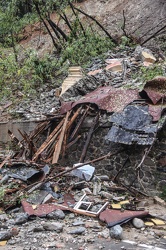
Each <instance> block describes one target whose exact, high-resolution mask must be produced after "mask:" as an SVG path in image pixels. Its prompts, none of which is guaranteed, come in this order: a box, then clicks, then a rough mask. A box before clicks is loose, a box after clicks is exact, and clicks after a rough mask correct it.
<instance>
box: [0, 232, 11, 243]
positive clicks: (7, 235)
mask: <svg viewBox="0 0 166 250" xmlns="http://www.w3.org/2000/svg"><path fill="white" fill-rule="evenodd" d="M12 236H13V235H12V233H11V232H10V231H0V241H3V240H9V239H10V238H11V237H12Z"/></svg>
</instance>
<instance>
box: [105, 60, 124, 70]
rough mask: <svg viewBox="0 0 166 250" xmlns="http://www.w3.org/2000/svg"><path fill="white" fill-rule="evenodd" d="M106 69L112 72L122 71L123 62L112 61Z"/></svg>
mask: <svg viewBox="0 0 166 250" xmlns="http://www.w3.org/2000/svg"><path fill="white" fill-rule="evenodd" d="M105 69H106V71H112V72H122V71H123V68H122V64H121V62H114V63H111V64H109V65H108V66H107V67H106V68H105Z"/></svg>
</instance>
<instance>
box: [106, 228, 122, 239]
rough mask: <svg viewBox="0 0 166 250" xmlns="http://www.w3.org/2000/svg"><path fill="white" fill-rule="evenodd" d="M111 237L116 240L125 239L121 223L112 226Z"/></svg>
mask: <svg viewBox="0 0 166 250" xmlns="http://www.w3.org/2000/svg"><path fill="white" fill-rule="evenodd" d="M109 233H110V237H111V238H113V239H116V240H122V239H123V235H122V234H123V228H122V227H121V226H120V225H116V226H114V227H111V228H110V230H109Z"/></svg>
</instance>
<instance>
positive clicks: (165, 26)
mask: <svg viewBox="0 0 166 250" xmlns="http://www.w3.org/2000/svg"><path fill="white" fill-rule="evenodd" d="M165 28H166V25H164V26H163V27H162V28H161V29H159V30H158V31H156V32H155V33H154V34H153V35H151V36H150V37H149V38H147V39H146V40H145V41H144V42H142V43H141V46H142V45H144V44H145V43H147V42H148V41H149V40H151V39H152V38H153V37H155V36H156V35H157V34H158V33H159V32H160V31H162V30H164V29H165Z"/></svg>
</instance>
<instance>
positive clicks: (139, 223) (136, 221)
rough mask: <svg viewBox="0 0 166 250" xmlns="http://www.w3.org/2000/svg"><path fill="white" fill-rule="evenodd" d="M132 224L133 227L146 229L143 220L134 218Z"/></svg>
mask: <svg viewBox="0 0 166 250" xmlns="http://www.w3.org/2000/svg"><path fill="white" fill-rule="evenodd" d="M132 223H133V226H134V227H136V228H138V229H139V228H144V227H145V224H144V222H143V220H141V219H139V218H134V219H133V220H132Z"/></svg>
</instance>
